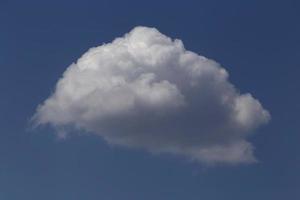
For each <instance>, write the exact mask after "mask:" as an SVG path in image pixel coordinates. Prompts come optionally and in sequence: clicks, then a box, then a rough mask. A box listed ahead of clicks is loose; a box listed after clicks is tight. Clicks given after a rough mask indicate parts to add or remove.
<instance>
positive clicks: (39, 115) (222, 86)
mask: <svg viewBox="0 0 300 200" xmlns="http://www.w3.org/2000/svg"><path fill="white" fill-rule="evenodd" d="M269 118H270V115H269V113H268V111H266V110H265V109H264V108H263V107H262V105H261V104H260V102H259V101H258V100H257V99H255V98H253V97H252V95H251V94H248V93H247V94H240V93H239V92H238V91H237V89H235V87H234V86H233V85H232V84H231V83H230V82H229V81H228V73H227V71H226V70H225V69H224V68H222V67H221V66H220V65H219V64H218V63H217V62H215V61H213V60H210V59H207V58H205V57H203V56H201V55H198V54H196V53H194V52H191V51H188V50H186V49H185V48H184V45H183V43H182V41H181V40H178V39H175V40H172V39H171V38H169V37H167V36H165V35H163V34H162V33H160V32H159V31H158V30H157V29H155V28H148V27H136V28H134V29H133V30H132V31H130V32H129V33H127V34H125V35H124V36H123V37H120V38H116V39H115V40H114V41H113V42H111V43H108V44H103V45H101V46H98V47H95V48H91V49H90V50H88V51H87V52H86V53H85V54H84V55H83V56H82V57H81V58H79V59H78V60H77V62H76V63H73V64H71V65H70V66H69V67H68V68H67V70H66V71H65V72H64V74H63V76H62V78H61V79H60V80H59V81H58V83H57V85H56V88H55V91H54V93H53V94H52V95H51V96H50V97H49V98H48V99H46V100H45V102H43V103H42V104H41V105H39V106H38V108H37V111H36V113H35V115H34V121H35V123H36V124H38V125H43V124H50V125H52V126H53V127H55V128H58V129H60V128H64V127H69V126H71V127H74V128H78V129H81V130H84V131H87V132H91V133H94V134H97V135H99V136H101V137H102V138H103V139H105V140H106V141H107V142H108V143H110V144H116V145H121V146H127V147H134V148H140V149H145V150H147V151H150V152H154V153H171V154H175V155H181V156H185V157H187V158H190V159H193V160H196V161H199V162H202V163H230V164H236V163H249V162H254V161H255V160H256V159H255V157H254V155H253V146H252V144H251V143H249V142H248V141H247V137H248V135H249V134H251V133H253V131H254V130H255V129H256V128H257V127H258V126H260V125H261V124H264V123H266V122H268V120H269Z"/></svg>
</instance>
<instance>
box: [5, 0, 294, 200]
mask: <svg viewBox="0 0 300 200" xmlns="http://www.w3.org/2000/svg"><path fill="white" fill-rule="evenodd" d="M299 21H300V3H299V1H297V0H282V1H276V0H269V1H263V0H253V1H240V0H228V1H222V0H209V1H200V0H199V1H162V0H160V1H154V0H152V1H100V0H99V1H32V0H28V1H19V2H13V1H9V0H0V24H1V28H0V30H1V32H0V76H1V77H0V87H1V98H0V108H1V113H0V120H1V123H0V124H1V126H0V200H2V199H3V200H19V199H23V200H34V199H43V200H53V199H55V200H77V199H78V200H79V199H80V200H81V199H85V200H96V199H103V200H120V199H121V200H135V199H136V200H140V199H143V200H154V199H155V200H167V199H170V200H182V199H186V200H199V199H201V200H202V199H203V200H215V199H224V200H227V199H228V200H235V199H236V200H240V199H243V200H253V199H263V200H282V199H289V200H298V199H300V170H299V169H300V156H299V153H300V145H299V142H300V135H299V134H300V128H299V113H300V106H299V102H300V95H299V91H300V79H299V74H300V61H299V58H300V25H299ZM136 25H144V26H151V27H156V28H158V29H159V30H160V31H161V32H162V33H164V34H166V35H168V36H170V37H173V38H180V39H182V40H183V42H184V44H185V46H186V48H187V49H189V50H192V51H194V52H197V53H199V54H201V55H204V56H206V57H209V58H212V59H215V60H217V61H218V62H220V63H221V64H222V65H223V66H224V67H225V68H226V69H227V70H228V71H229V73H230V81H231V82H233V83H234V84H235V85H236V86H237V87H238V88H239V89H240V90H241V92H251V93H252V94H253V95H254V96H255V97H257V98H258V99H259V100H260V101H261V102H262V104H263V105H264V107H265V108H266V109H268V110H269V111H270V112H271V115H272V120H271V122H270V123H269V124H268V125H267V126H264V127H262V128H260V129H259V130H257V134H255V135H254V136H253V137H251V138H250V140H251V141H252V142H253V143H254V145H255V147H256V151H255V154H256V156H257V158H258V159H259V160H260V163H258V164H252V165H239V166H217V167H213V168H207V167H204V166H200V165H197V164H192V163H189V162H186V161H184V160H182V159H178V158H174V157H169V156H152V155H150V154H148V153H145V152H140V151H135V150H128V149H123V148H113V147H110V146H108V145H107V144H106V143H105V142H104V141H103V140H102V139H101V138H100V137H96V136H87V135H84V136H74V137H71V138H69V139H67V140H65V141H59V140H57V139H56V138H55V136H54V134H53V130H50V129H47V128H42V129H38V130H35V131H31V130H28V129H29V125H28V120H29V119H30V117H31V116H32V115H33V114H34V112H35V108H36V106H37V105H38V104H39V103H41V102H42V101H43V100H44V99H46V98H47V97H48V95H49V94H50V93H51V91H52V90H53V88H54V86H55V83H56V81H57V80H58V78H59V77H60V76H61V74H62V73H63V71H64V70H65V69H66V68H67V67H68V66H69V64H71V63H72V62H74V61H76V59H77V58H79V57H80V55H81V54H82V53H84V52H85V51H86V50H87V49H88V48H90V47H93V46H98V45H101V44H102V43H104V42H106V43H107V42H110V41H111V40H112V39H114V38H115V37H117V36H122V35H123V34H124V33H126V32H128V31H129V30H131V29H132V28H133V27H134V26H136Z"/></svg>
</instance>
